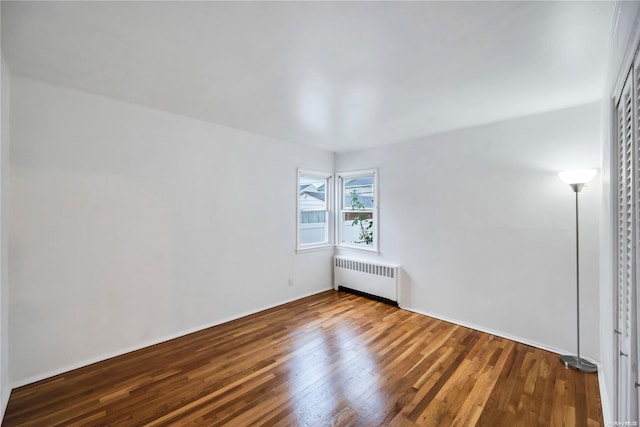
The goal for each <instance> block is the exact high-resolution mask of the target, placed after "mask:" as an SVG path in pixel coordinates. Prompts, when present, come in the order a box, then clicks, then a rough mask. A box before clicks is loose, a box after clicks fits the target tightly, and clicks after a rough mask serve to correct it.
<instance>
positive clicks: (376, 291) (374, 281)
mask: <svg viewBox="0 0 640 427" xmlns="http://www.w3.org/2000/svg"><path fill="white" fill-rule="evenodd" d="M399 269H400V267H399V266H397V265H392V264H381V263H377V262H371V261H363V260H357V259H353V258H347V257H343V256H335V257H334V259H333V283H334V287H335V289H340V288H346V289H348V290H354V291H357V292H363V293H365V294H368V295H371V296H374V297H378V298H382V299H383V300H388V301H392V302H394V303H396V304H397V302H398V270H399Z"/></svg>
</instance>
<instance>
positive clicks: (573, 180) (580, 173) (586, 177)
mask: <svg viewBox="0 0 640 427" xmlns="http://www.w3.org/2000/svg"><path fill="white" fill-rule="evenodd" d="M597 173H598V170H597V169H574V170H569V171H562V172H558V176H559V177H560V179H561V180H563V181H564V182H566V183H567V184H586V183H587V182H589V181H591V180H592V179H593V177H594V176H596V174H597Z"/></svg>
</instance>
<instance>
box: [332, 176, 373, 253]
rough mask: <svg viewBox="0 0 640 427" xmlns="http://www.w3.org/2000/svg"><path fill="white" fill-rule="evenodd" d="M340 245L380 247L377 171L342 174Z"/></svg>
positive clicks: (340, 178) (366, 247) (340, 179)
mask: <svg viewBox="0 0 640 427" xmlns="http://www.w3.org/2000/svg"><path fill="white" fill-rule="evenodd" d="M338 178H339V179H338V183H339V192H340V195H339V200H340V213H339V219H338V223H339V224H338V234H339V239H338V241H339V242H340V245H342V246H349V247H355V248H360V249H367V250H372V251H377V250H378V236H377V234H378V227H377V225H378V221H377V218H378V214H377V211H378V209H377V203H378V200H377V199H378V197H377V182H376V171H375V170H366V171H357V172H345V173H341V174H338Z"/></svg>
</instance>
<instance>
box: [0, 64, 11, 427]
mask: <svg viewBox="0 0 640 427" xmlns="http://www.w3.org/2000/svg"><path fill="white" fill-rule="evenodd" d="M0 56H1V55H0ZM9 97H10V76H9V66H8V65H7V62H6V61H5V59H4V56H2V57H1V64H0V116H1V117H0V419H2V417H3V416H4V411H5V409H6V407H7V402H8V401H9V395H10V394H11V386H10V384H9V221H8V218H9V215H8V213H9V212H8V210H9Z"/></svg>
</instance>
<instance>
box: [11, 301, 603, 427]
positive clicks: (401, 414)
mask: <svg viewBox="0 0 640 427" xmlns="http://www.w3.org/2000/svg"><path fill="white" fill-rule="evenodd" d="M602 424H603V420H602V413H601V406H600V396H599V391H598V379H597V375H593V374H591V375H589V374H582V373H579V372H576V371H573V370H569V369H566V368H565V367H564V366H562V365H561V363H560V362H559V360H558V356H557V355H556V354H553V353H549V352H546V351H543V350H539V349H536V348H533V347H529V346H526V345H523V344H519V343H515V342H513V341H509V340H506V339H503V338H498V337H496V336H493V335H489V334H485V333H481V332H477V331H474V330H471V329H467V328H464V327H461V326H457V325H453V324H451V323H447V322H443V321H440V320H436V319H433V318H429V317H425V316H422V315H419V314H415V313H411V312H408V311H404V310H401V309H398V308H395V307H391V306H388V305H385V304H382V303H379V302H374V301H370V300H367V299H364V298H362V297H359V296H355V295H351V294H346V293H342V292H335V291H328V292H324V293H321V294H318V295H315V296H312V297H309V298H305V299H302V300H299V301H296V302H293V303H289V304H286V305H283V306H279V307H276V308H273V309H271V310H267V311H263V312H261V313H258V314H255V315H252V316H248V317H245V318H242V319H239V320H236V321H233V322H229V323H226V324H224V325H220V326H216V327H213V328H209V329H206V330H203V331H200V332H197V333H194V334H190V335H187V336H185V337H181V338H178V339H175V340H172V341H168V342H165V343H162V344H158V345H155V346H153V347H148V348H145V349H142V350H139V351H136V352H133V353H129V354H126V355H124V356H120V357H116V358H113V359H109V360H107V361H104V362H100V363H97V364H94V365H91V366H88V367H85V368H81V369H77V370H75V371H72V372H68V373H66V374H62V375H59V376H56V377H52V378H50V379H47V380H44V381H40V382H38V383H35V384H31V385H28V386H24V387H21V388H19V389H16V390H14V391H13V392H12V394H11V398H10V400H9V405H8V407H7V411H6V414H5V418H4V421H3V425H5V426H14V425H32V426H55V425H69V426H81V425H88V426H100V425H112V426H129V425H136V426H138V425H146V426H169V425H180V426H182V425H193V426H200V425H206V426H214V425H232V426H247V425H269V426H274V425H278V426H343V425H353V426H388V425H390V426H405V425H406V426H409V425H432V426H435V425H443V426H450V425H461V426H472V425H481V426H491V427H496V426H528V425H539V426H554V425H555V426H561V425H566V426H574V425H576V426H591V425H593V426H597V425H602Z"/></svg>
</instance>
